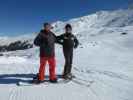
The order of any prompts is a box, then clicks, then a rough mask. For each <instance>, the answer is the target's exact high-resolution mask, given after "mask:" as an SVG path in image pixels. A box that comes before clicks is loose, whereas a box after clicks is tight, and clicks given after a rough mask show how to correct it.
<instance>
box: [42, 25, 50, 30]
mask: <svg viewBox="0 0 133 100" xmlns="http://www.w3.org/2000/svg"><path fill="white" fill-rule="evenodd" d="M51 28H52V27H51V25H46V26H45V27H44V29H45V30H46V31H50V30H51Z"/></svg>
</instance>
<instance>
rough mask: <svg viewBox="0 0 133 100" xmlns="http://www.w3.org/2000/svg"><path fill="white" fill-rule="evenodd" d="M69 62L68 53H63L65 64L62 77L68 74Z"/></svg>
mask: <svg viewBox="0 0 133 100" xmlns="http://www.w3.org/2000/svg"><path fill="white" fill-rule="evenodd" d="M69 64H70V57H69V55H65V66H64V73H63V77H64V78H65V77H67V75H68V74H69Z"/></svg>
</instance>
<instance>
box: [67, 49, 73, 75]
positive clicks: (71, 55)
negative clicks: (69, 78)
mask: <svg viewBox="0 0 133 100" xmlns="http://www.w3.org/2000/svg"><path fill="white" fill-rule="evenodd" d="M69 59H70V62H69V64H68V66H69V67H68V74H71V71H72V63H73V52H71V54H70V55H69Z"/></svg>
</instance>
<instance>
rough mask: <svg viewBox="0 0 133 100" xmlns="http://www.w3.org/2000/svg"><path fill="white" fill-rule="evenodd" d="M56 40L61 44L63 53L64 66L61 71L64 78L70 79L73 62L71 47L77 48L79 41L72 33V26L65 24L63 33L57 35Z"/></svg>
mask: <svg viewBox="0 0 133 100" xmlns="http://www.w3.org/2000/svg"><path fill="white" fill-rule="evenodd" d="M57 40H58V42H60V44H62V45H63V53H64V58H65V66H64V72H63V78H64V79H71V78H72V74H71V70H72V63H73V49H74V48H77V47H78V45H79V42H78V40H77V38H76V37H75V36H74V35H73V34H72V26H71V25H70V24H67V25H66V26H65V33H64V34H62V35H60V36H57Z"/></svg>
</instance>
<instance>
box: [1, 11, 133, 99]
mask: <svg viewBox="0 0 133 100" xmlns="http://www.w3.org/2000/svg"><path fill="white" fill-rule="evenodd" d="M132 17H133V11H132V10H115V11H100V12H97V13H95V14H91V15H88V16H84V17H80V18H74V19H71V20H68V21H65V22H63V21H57V22H55V23H53V27H54V29H53V31H54V32H55V33H56V35H59V34H61V33H63V32H64V30H63V28H64V26H65V24H66V23H71V24H72V26H73V28H74V30H73V32H74V33H75V34H76V35H77V37H78V39H79V41H80V43H81V45H80V46H79V47H78V48H77V49H76V50H74V63H73V70H72V73H73V74H74V75H75V76H76V77H77V78H78V82H74V81H71V82H69V83H67V84H42V85H37V86H27V87H25V86H22V87H18V86H16V83H17V82H19V81H23V82H26V81H27V80H29V79H32V77H33V76H34V74H35V73H37V72H38V68H39V67H38V66H39V57H38V55H39V48H36V47H33V48H30V49H26V50H17V51H10V52H4V53H3V56H1V57H0V98H1V100H18V99H19V100H132V99H133V95H132V94H133V89H132V87H133V67H132V66H133V60H132V59H133V53H132V51H133V39H132V38H133V19H132ZM35 36H36V34H32V35H26V36H20V37H13V38H10V37H6V38H1V39H0V43H1V45H2V44H5V45H9V44H10V43H14V42H15V41H18V40H19V41H27V40H28V43H30V44H32V43H33V39H34V38H35ZM56 59H57V74H61V73H62V71H63V66H64V58H63V54H62V48H61V46H59V45H56ZM46 75H48V72H46ZM90 81H91V82H92V81H93V83H92V84H90ZM88 84H89V85H88Z"/></svg>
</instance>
